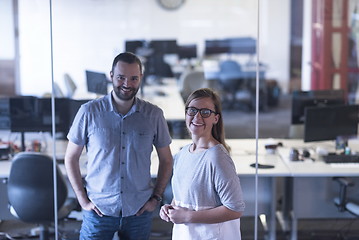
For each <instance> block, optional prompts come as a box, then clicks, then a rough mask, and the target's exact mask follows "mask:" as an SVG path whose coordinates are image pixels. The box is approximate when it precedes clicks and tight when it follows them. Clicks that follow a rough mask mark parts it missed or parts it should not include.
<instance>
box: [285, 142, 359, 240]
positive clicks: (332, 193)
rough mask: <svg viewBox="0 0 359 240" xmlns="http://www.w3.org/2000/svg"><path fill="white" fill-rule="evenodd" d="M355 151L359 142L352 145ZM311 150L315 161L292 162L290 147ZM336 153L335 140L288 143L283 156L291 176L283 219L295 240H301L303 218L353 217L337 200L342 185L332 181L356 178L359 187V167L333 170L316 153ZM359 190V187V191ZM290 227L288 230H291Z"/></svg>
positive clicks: (352, 190) (333, 168)
mask: <svg viewBox="0 0 359 240" xmlns="http://www.w3.org/2000/svg"><path fill="white" fill-rule="evenodd" d="M349 146H350V147H351V149H352V150H356V151H358V149H359V147H358V146H359V144H358V141H352V142H349ZM291 147H295V148H298V149H304V148H305V149H310V150H311V152H312V153H311V155H312V156H313V157H314V158H315V161H311V160H308V161H303V162H302V161H300V162H293V161H290V160H289V152H290V148H291ZM318 147H320V148H322V149H326V150H329V151H330V152H334V151H335V143H334V141H324V142H311V143H304V142H303V141H301V140H286V141H285V147H284V148H281V149H279V154H280V156H281V158H282V160H283V162H284V163H285V164H286V166H287V167H288V169H289V170H290V173H291V178H287V179H286V182H285V186H284V195H285V196H286V197H285V203H284V204H283V205H284V207H283V208H284V209H282V211H283V212H282V213H283V215H282V218H283V221H284V222H285V224H286V225H287V224H290V225H291V226H290V229H291V239H292V240H296V239H297V231H298V229H297V225H298V220H299V219H314V218H315V219H320V218H352V217H353V216H351V215H350V214H348V213H343V212H339V211H338V209H337V208H336V207H335V205H334V202H333V199H334V198H335V197H338V196H339V185H338V184H337V183H336V182H334V181H333V180H332V178H333V177H334V176H342V177H354V179H353V180H355V182H356V184H359V168H352V167H340V168H338V167H332V166H331V165H330V164H326V163H325V162H323V161H322V159H321V158H320V157H319V156H317V155H316V153H315V150H316V149H317V148H318ZM357 189H358V188H357ZM358 194H359V189H358V190H356V191H355V189H350V194H349V197H350V196H355V195H356V196H358ZM288 227H289V226H287V227H285V228H288Z"/></svg>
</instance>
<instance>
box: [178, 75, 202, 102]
mask: <svg viewBox="0 0 359 240" xmlns="http://www.w3.org/2000/svg"><path fill="white" fill-rule="evenodd" d="M179 84H180V92H181V96H182V98H183V99H184V101H186V100H187V98H188V96H189V95H190V94H191V93H192V92H193V91H195V90H197V89H199V88H203V87H207V81H206V79H205V77H204V72H203V71H192V70H190V71H188V72H185V73H183V74H182V75H181V77H180V79H179Z"/></svg>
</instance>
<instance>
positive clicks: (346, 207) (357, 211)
mask: <svg viewBox="0 0 359 240" xmlns="http://www.w3.org/2000/svg"><path fill="white" fill-rule="evenodd" d="M333 180H334V181H336V182H338V183H339V197H336V198H335V199H334V204H335V205H336V206H337V207H338V210H339V211H340V212H349V213H351V214H353V215H354V216H356V217H359V204H357V203H354V202H351V201H349V200H348V199H347V188H348V187H352V186H354V183H353V182H352V181H350V180H348V179H347V178H344V177H335V178H333Z"/></svg>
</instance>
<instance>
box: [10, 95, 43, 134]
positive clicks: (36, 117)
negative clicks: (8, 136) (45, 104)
mask: <svg viewBox="0 0 359 240" xmlns="http://www.w3.org/2000/svg"><path fill="white" fill-rule="evenodd" d="M9 106H10V130H11V132H38V131H41V129H40V128H41V109H40V107H39V104H38V99H37V98H36V97H33V96H22V97H12V98H10V101H9ZM39 129H40V130H39Z"/></svg>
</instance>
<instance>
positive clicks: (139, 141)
mask: <svg viewBox="0 0 359 240" xmlns="http://www.w3.org/2000/svg"><path fill="white" fill-rule="evenodd" d="M110 75H111V81H112V85H113V91H111V93H110V94H108V95H106V96H104V97H102V98H99V99H96V100H92V101H90V102H88V103H86V104H84V105H82V106H81V108H80V109H79V111H78V113H77V115H76V117H75V119H74V122H73V124H72V127H71V129H70V131H69V134H68V136H67V137H68V139H69V143H68V146H67V150H66V155H65V166H66V170H67V174H68V177H69V180H70V183H71V185H72V187H73V189H74V192H75V194H76V196H77V199H78V201H79V203H80V205H81V207H82V209H83V223H82V226H81V231H80V239H91V240H93V239H101V240H105V239H112V237H113V235H114V233H115V232H116V231H118V235H119V237H120V239H126V240H127V239H136V240H138V239H148V238H149V235H150V230H151V220H152V212H153V211H154V210H155V209H156V207H157V205H158V204H159V202H160V201H161V196H162V194H163V192H164V189H165V187H166V184H167V182H168V180H169V178H170V176H171V173H172V161H173V160H172V154H171V151H170V148H169V144H170V143H171V138H170V135H169V131H168V127H167V124H166V121H165V119H164V117H163V112H162V110H161V109H160V108H158V107H157V106H155V105H152V104H150V103H148V102H146V101H143V100H141V99H139V98H137V97H136V93H137V91H138V89H139V87H140V85H141V79H142V77H143V74H142V64H141V61H140V60H139V58H138V57H137V56H135V55H134V54H132V53H128V52H126V53H121V54H119V55H118V56H116V57H115V59H114V61H113V64H112V70H111V72H110ZM84 146H86V151H87V157H88V161H87V175H86V177H85V188H86V189H84V186H83V181H82V178H81V173H80V167H79V158H80V155H81V152H82V150H83V147H84ZM153 146H155V148H156V151H157V153H158V157H159V169H158V175H157V181H156V184H155V186H154V187H153V186H152V181H151V175H150V164H151V159H150V156H151V152H152V149H153Z"/></svg>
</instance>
